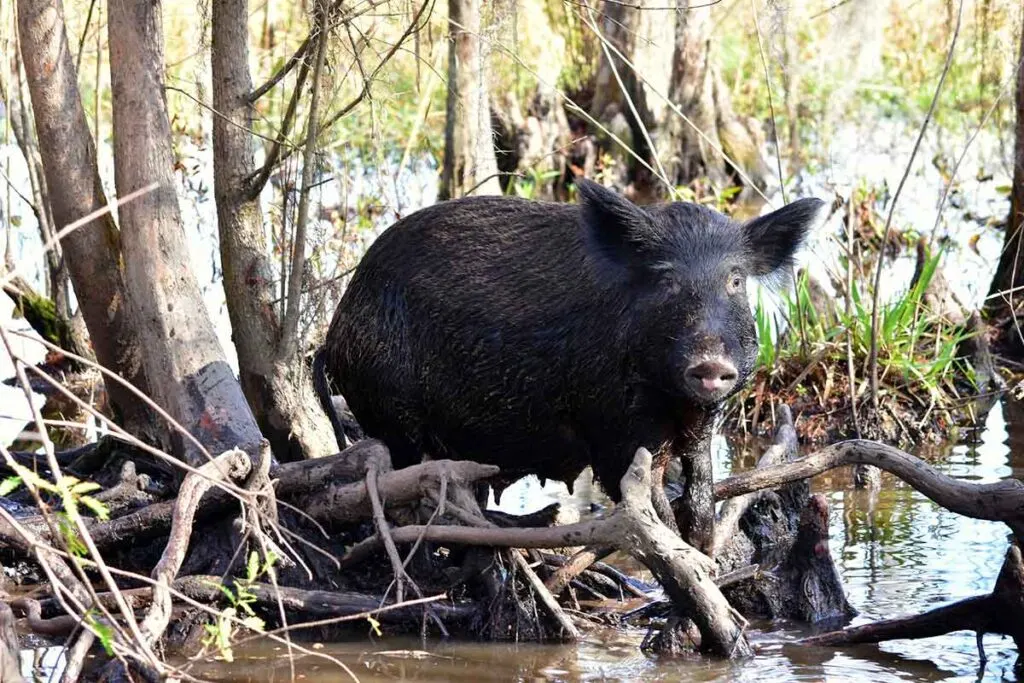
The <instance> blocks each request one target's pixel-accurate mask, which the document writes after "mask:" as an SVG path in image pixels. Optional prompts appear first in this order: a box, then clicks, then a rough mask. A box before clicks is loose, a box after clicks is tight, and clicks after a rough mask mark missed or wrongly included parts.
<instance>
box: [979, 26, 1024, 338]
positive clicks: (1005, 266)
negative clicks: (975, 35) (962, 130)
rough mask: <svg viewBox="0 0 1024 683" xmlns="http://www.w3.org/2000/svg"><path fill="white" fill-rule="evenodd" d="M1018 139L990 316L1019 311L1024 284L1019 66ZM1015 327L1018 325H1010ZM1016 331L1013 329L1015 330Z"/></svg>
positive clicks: (1023, 106) (1023, 89)
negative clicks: (1021, 288) (1017, 290)
mask: <svg viewBox="0 0 1024 683" xmlns="http://www.w3.org/2000/svg"><path fill="white" fill-rule="evenodd" d="M1017 60H1018V63H1020V61H1021V60H1024V31H1022V32H1021V38H1020V52H1019V54H1018V56H1017ZM1016 109H1017V141H1016V144H1015V145H1014V148H1013V189H1012V190H1011V195H1010V217H1009V220H1008V221H1007V222H1006V239H1005V240H1004V242H1003V251H1002V253H1001V254H1000V256H999V265H998V266H997V267H996V272H995V275H993V276H992V284H991V286H990V287H989V295H990V298H989V299H988V301H987V303H986V304H985V313H986V314H987V315H988V316H989V317H990V318H991V317H994V316H998V315H1005V314H1007V313H1009V314H1011V315H1015V314H1016V310H1017V309H1018V308H1019V304H1016V303H1015V302H1016V301H1019V300H1020V298H1021V296H1022V295H1024V293H1022V292H1015V291H1014V289H1015V288H1019V287H1020V286H1021V285H1022V284H1024V250H1022V249H1021V244H1022V242H1021V239H1022V238H1021V232H1022V230H1024V69H1018V70H1017V107H1016ZM1011 327H1014V328H1015V326H1011ZM1012 333H1013V332H1011V334H1012Z"/></svg>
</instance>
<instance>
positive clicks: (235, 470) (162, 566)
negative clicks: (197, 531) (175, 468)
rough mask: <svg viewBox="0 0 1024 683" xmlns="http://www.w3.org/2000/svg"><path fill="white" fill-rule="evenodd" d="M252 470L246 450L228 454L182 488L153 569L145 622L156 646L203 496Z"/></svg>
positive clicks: (145, 633) (189, 478)
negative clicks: (150, 600)
mask: <svg viewBox="0 0 1024 683" xmlns="http://www.w3.org/2000/svg"><path fill="white" fill-rule="evenodd" d="M251 467H252V460H251V459H250V458H249V455H248V454H247V453H246V452H245V451H241V450H238V449H237V448H236V449H234V450H230V451H227V452H225V453H222V454H221V455H219V456H217V457H216V458H214V459H213V460H211V461H210V462H208V463H206V464H205V465H203V466H201V467H200V468H199V471H198V472H196V473H193V474H190V475H188V476H187V477H186V478H185V481H184V482H183V483H182V485H181V489H180V490H179V492H178V498H177V500H175V504H174V515H173V521H172V522H171V533H170V537H169V538H168V539H167V547H166V548H165V549H164V554H163V556H162V557H161V558H160V562H158V563H157V565H156V567H155V568H154V569H153V578H154V579H155V580H156V586H155V587H154V589H153V604H152V605H151V606H150V608H149V613H148V614H147V615H146V618H145V620H144V621H143V622H142V625H141V626H142V634H143V637H144V638H145V639H146V640H147V641H148V642H149V643H150V644H153V643H155V642H156V641H157V640H158V639H159V638H160V637H161V636H162V635H163V633H164V630H165V629H166V628H167V624H168V623H169V622H170V619H171V592H170V584H171V582H172V581H174V579H175V578H176V577H177V575H178V569H180V568H181V563H182V562H183V561H184V559H185V552H186V551H187V550H188V542H189V538H190V537H191V536H192V523H193V519H194V518H195V514H196V509H197V508H198V507H199V501H200V500H201V499H202V497H203V494H204V493H206V492H207V491H209V490H210V488H211V487H213V486H214V485H215V484H216V483H217V482H218V481H225V480H227V481H235V482H238V481H241V480H242V479H244V478H245V477H246V476H247V475H248V474H249V470H250V468H251Z"/></svg>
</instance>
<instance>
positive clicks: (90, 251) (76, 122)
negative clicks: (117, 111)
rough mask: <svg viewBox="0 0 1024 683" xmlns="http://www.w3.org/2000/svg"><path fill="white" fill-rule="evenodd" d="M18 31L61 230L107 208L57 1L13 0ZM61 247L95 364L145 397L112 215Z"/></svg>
mask: <svg viewBox="0 0 1024 683" xmlns="http://www.w3.org/2000/svg"><path fill="white" fill-rule="evenodd" d="M18 30H19V32H20V43H21V54H22V61H23V63H24V65H25V73H26V75H27V77H28V86H29V92H30V94H31V97H32V109H33V112H34V114H35V122H36V130H37V132H38V135H39V139H40V141H41V142H42V144H41V145H40V146H39V152H40V156H41V158H42V162H43V170H44V171H45V178H46V183H47V189H48V192H49V197H50V206H51V208H52V212H53V223H54V227H55V228H57V229H61V228H63V227H64V226H67V225H69V224H71V223H73V222H75V221H76V220H78V219H80V218H82V217H83V216H86V215H88V214H90V213H92V212H94V211H96V210H99V209H101V208H103V207H104V206H106V204H107V199H106V197H105V196H104V194H103V188H102V185H101V184H100V179H99V172H98V169H97V165H96V150H95V147H94V146H93V140H92V135H91V134H90V133H89V127H88V123H87V122H86V118H85V110H84V109H83V107H82V101H81V98H80V96H79V92H78V81H77V77H76V74H75V69H74V65H73V63H72V54H71V48H70V46H69V45H68V37H67V31H66V29H65V26H64V6H63V3H62V2H61V0H43V1H41V2H35V1H33V0H19V2H18ZM168 168H169V165H168ZM63 244H64V247H65V255H66V258H67V261H68V267H69V270H70V272H71V279H72V282H73V284H74V286H75V294H76V295H77V297H78V303H79V307H80V309H81V311H82V315H83V317H84V318H85V324H86V326H87V327H88V329H89V336H90V338H91V339H92V344H93V349H94V351H95V352H96V359H97V360H98V361H99V363H100V364H101V365H103V366H104V367H107V368H109V369H110V370H113V371H115V372H117V373H118V374H119V375H121V376H122V377H124V378H125V379H126V380H128V381H129V382H130V383H131V384H133V385H134V386H135V387H137V388H138V389H140V390H142V391H147V390H148V384H147V381H146V378H145V376H144V373H143V368H142V364H141V358H140V356H141V353H142V345H141V343H140V340H139V336H138V334H137V332H136V330H135V329H133V328H132V326H131V325H130V321H129V319H128V316H127V313H126V309H125V300H126V297H125V285H124V274H123V271H122V266H121V263H122V260H121V234H120V233H119V231H118V229H117V226H116V225H115V223H114V219H113V217H112V216H111V215H110V214H106V215H104V216H101V217H100V218H97V219H95V220H93V221H91V222H89V223H87V224H86V225H84V226H82V227H81V228H79V229H78V230H76V231H74V232H73V233H71V234H69V235H68V236H66V237H65V238H64V240H63ZM106 384H107V395H108V396H109V397H110V400H111V403H112V404H113V406H114V410H115V414H117V415H119V416H120V418H121V421H122V423H123V424H124V426H125V427H126V428H128V429H129V430H131V431H132V432H133V433H135V434H139V435H147V436H149V437H156V436H157V434H158V432H159V429H158V428H157V427H155V426H154V424H153V421H152V420H151V419H150V417H149V411H148V410H147V409H146V408H145V406H144V405H143V404H142V403H141V402H140V401H139V400H138V398H137V397H136V396H135V395H134V394H133V393H131V392H130V391H128V390H127V389H125V388H124V387H122V386H120V385H119V384H117V383H115V382H107V383H106Z"/></svg>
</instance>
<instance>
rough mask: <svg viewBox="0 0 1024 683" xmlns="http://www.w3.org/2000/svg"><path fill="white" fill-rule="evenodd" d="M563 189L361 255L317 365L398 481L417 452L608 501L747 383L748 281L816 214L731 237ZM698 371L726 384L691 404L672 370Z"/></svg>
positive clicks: (389, 240)
mask: <svg viewBox="0 0 1024 683" xmlns="http://www.w3.org/2000/svg"><path fill="white" fill-rule="evenodd" d="M579 188H580V195H581V205H568V204H552V203H544V202H532V201H526V200H523V199H518V198H512V197H469V198H465V199H459V200H455V201H450V202H444V203H441V204H437V205H434V206H431V207H429V208H426V209H423V210H421V211H417V212H416V213H413V214H411V215H409V216H407V217H405V218H403V219H402V220H400V221H398V222H397V223H395V225H393V226H391V227H390V228H389V229H388V230H386V231H385V232H384V233H383V234H382V235H381V236H380V237H379V238H378V239H377V240H376V242H374V244H373V245H372V246H371V247H370V249H369V250H368V251H367V253H366V255H365V256H364V258H363V260H362V262H361V263H360V264H359V267H358V268H357V269H356V272H355V274H354V276H353V278H352V281H351V283H350V284H349V287H348V289H347V291H346V292H345V295H344V297H343V298H342V301H341V303H340V305H339V306H338V310H337V311H336V312H335V315H334V318H333V320H332V322H331V327H330V330H329V331H328V334H327V342H326V345H325V348H324V350H323V352H322V353H323V354H324V356H323V357H322V358H321V357H320V354H318V361H319V363H318V364H317V367H322V368H323V369H324V370H325V371H326V372H327V373H329V374H330V376H333V377H334V378H335V379H336V381H337V382H338V384H339V387H340V389H341V393H342V394H343V395H344V396H345V398H346V400H347V401H348V405H349V407H350V408H351V410H352V412H353V413H354V414H355V417H356V418H357V419H358V420H359V422H360V424H361V425H362V427H363V428H364V429H365V431H366V433H367V434H368V435H369V436H373V437H377V438H379V439H381V440H383V441H384V442H385V443H386V444H387V446H388V448H389V449H390V451H391V455H392V460H393V461H394V464H395V466H396V467H404V466H408V465H410V464H413V463H415V462H419V461H420V459H421V458H422V456H423V455H424V454H429V455H430V456H432V457H435V458H454V459H473V460H477V461H480V462H485V463H493V464H496V465H499V466H500V467H502V468H503V470H504V471H505V472H506V473H507V474H526V473H534V474H537V475H538V476H540V477H545V478H550V479H559V480H562V481H568V482H571V481H572V480H573V479H574V478H575V477H576V476H577V475H578V474H579V472H580V471H581V470H582V469H583V468H584V467H586V466H587V465H591V466H592V467H593V470H594V474H595V477H596V478H597V479H598V481H599V482H600V483H601V485H602V486H603V487H604V488H605V490H606V491H607V492H608V493H609V494H610V495H611V496H612V498H613V499H616V500H617V499H618V497H619V480H620V479H621V478H622V475H623V474H624V473H625V472H626V470H627V468H628V467H629V464H630V463H631V462H632V459H633V456H634V454H635V452H636V449H637V447H639V446H645V447H647V448H648V449H649V450H651V451H652V452H660V453H661V454H662V455H659V457H666V456H665V455H664V454H667V453H670V452H671V453H676V454H679V453H682V452H684V451H686V450H687V449H689V448H692V446H693V444H694V440H695V439H702V438H703V437H704V436H705V435H706V433H707V432H708V430H710V425H711V423H712V421H713V419H714V416H715V414H716V411H717V409H718V406H720V405H721V403H722V401H723V400H724V399H725V398H726V397H727V396H728V393H727V391H728V392H733V391H737V390H738V389H739V388H740V387H741V386H742V385H743V383H744V381H745V380H746V378H747V377H749V375H750V374H751V372H752V371H753V369H754V362H755V360H756V357H757V338H756V330H755V325H754V319H753V315H752V313H751V311H750V306H749V303H748V300H747V293H746V282H747V279H748V278H765V277H770V276H771V275H772V273H774V272H777V271H778V270H779V269H780V268H783V267H785V265H786V264H787V263H788V262H789V261H790V259H791V258H792V255H793V253H794V252H795V251H796V249H797V247H798V246H799V244H800V243H801V241H802V239H803V237H804V235H805V234H806V232H807V231H808V229H809V228H810V223H811V220H812V219H813V218H814V217H815V216H816V210H817V207H818V206H819V205H820V202H818V201H817V200H802V201H800V202H796V203H794V204H791V205H790V206H788V207H786V208H783V209H780V210H779V211H776V212H774V213H773V214H769V215H768V216H764V217H761V218H759V219H756V220H753V221H751V222H749V223H747V224H746V225H740V224H738V223H736V222H734V221H732V220H730V219H729V218H727V217H725V216H723V215H722V214H720V213H718V212H716V211H713V210H711V209H709V208H707V207H704V206H699V205H696V204H687V203H683V202H677V203H672V204H664V205H660V206H651V207H644V208H641V207H638V206H635V205H633V204H632V203H630V202H628V201H626V200H625V199H624V198H622V197H620V196H618V195H616V194H614V193H613V192H611V191H610V190H608V189H606V188H604V187H601V186H600V185H597V184H595V183H592V182H589V181H582V182H580V183H579ZM709 357H715V358H719V359H722V360H723V361H726V362H727V363H730V364H732V365H734V366H735V369H736V374H737V376H736V378H735V386H733V385H732V384H728V385H726V386H727V390H726V389H723V390H722V391H721V392H718V393H714V394H707V393H704V394H701V393H700V390H701V386H702V385H701V383H700V381H696V382H695V381H694V378H693V377H692V376H689V377H688V376H687V369H688V368H691V367H695V364H698V363H701V362H703V360H704V359H707V358H709ZM314 374H315V375H317V376H321V377H322V376H324V372H323V371H320V370H315V371H314ZM318 381H319V380H318ZM318 392H319V389H318ZM695 392H696V393H695ZM322 396H323V394H321V400H322V401H323V400H324V399H323V398H322ZM328 402H329V398H328ZM325 409H326V403H325ZM329 414H330V413H329ZM332 424H337V421H336V419H332ZM335 429H336V430H337V429H338V427H337V426H336V427H335ZM666 444H667V445H669V448H668V449H662V446H664V445H666ZM700 457H702V458H703V457H705V456H704V455H701V456H700ZM707 458H710V454H708V455H707ZM709 485H710V484H709ZM707 495H708V496H710V493H708V494H707ZM707 502H708V505H709V506H710V505H712V504H713V501H712V500H710V499H709V500H708V501H707ZM711 509H712V510H713V507H712V508H711Z"/></svg>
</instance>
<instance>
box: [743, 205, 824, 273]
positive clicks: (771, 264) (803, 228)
mask: <svg viewBox="0 0 1024 683" xmlns="http://www.w3.org/2000/svg"><path fill="white" fill-rule="evenodd" d="M824 208H825V202H823V201H821V200H820V199H813V198H811V199H800V200H798V201H795V202H793V203H792V204H787V205H786V206H784V207H782V208H781V209H779V210H778V211H772V212H771V213H770V214H768V215H766V216H761V217H760V218H755V219H754V220H752V221H750V222H749V223H747V224H746V225H745V226H743V232H744V234H745V236H746V241H747V248H748V249H749V250H750V257H751V260H752V264H753V267H752V270H753V274H754V275H757V276H765V275H770V274H772V273H774V272H775V271H777V270H778V269H779V268H782V267H783V266H787V265H789V264H790V263H792V260H793V255H794V254H795V253H796V251H797V249H799V248H800V245H801V244H802V243H803V241H804V238H805V237H806V236H807V233H808V232H810V230H811V228H813V227H814V226H815V225H816V224H817V223H818V220H819V217H820V215H821V213H822V209H824Z"/></svg>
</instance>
